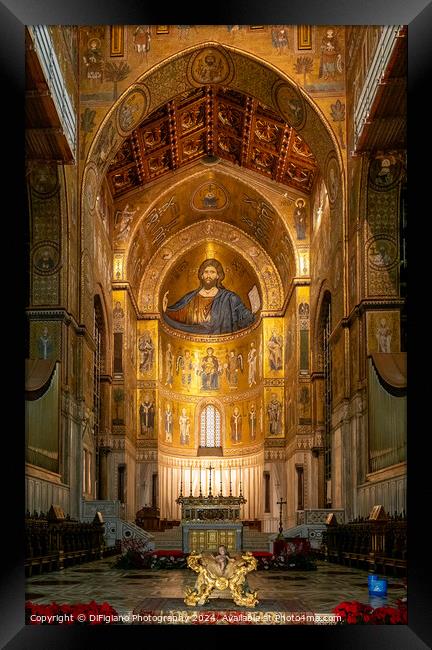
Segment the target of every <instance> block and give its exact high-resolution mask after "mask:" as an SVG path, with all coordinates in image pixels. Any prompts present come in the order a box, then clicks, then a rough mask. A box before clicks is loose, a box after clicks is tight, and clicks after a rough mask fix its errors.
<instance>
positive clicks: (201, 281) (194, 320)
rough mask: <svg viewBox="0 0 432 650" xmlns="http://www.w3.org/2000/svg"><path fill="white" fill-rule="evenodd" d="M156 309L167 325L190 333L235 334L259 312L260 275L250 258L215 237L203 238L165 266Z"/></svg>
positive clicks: (260, 303)
mask: <svg viewBox="0 0 432 650" xmlns="http://www.w3.org/2000/svg"><path fill="white" fill-rule="evenodd" d="M159 300H160V313H161V315H162V320H163V322H164V323H165V325H167V326H168V327H170V328H172V329H174V330H178V331H179V332H184V333H187V334H189V335H192V336H195V335H197V336H200V335H201V336H202V335H204V336H217V335H220V334H225V335H227V334H234V333H237V332H240V331H243V330H246V329H248V328H250V327H251V326H253V325H255V324H256V323H257V322H258V320H259V317H260V312H261V307H262V294H261V289H260V284H259V280H258V278H257V276H256V274H255V272H254V271H253V269H252V268H251V267H250V265H249V264H248V262H246V260H245V259H244V258H243V257H242V256H241V255H240V254H239V253H237V252H235V251H234V250H233V249H231V248H228V247H227V246H225V245H224V244H223V243H219V242H203V243H202V244H201V245H199V246H197V247H195V248H194V249H193V250H189V251H188V252H187V253H185V254H184V255H183V256H182V257H181V258H179V259H177V260H176V263H175V265H173V267H172V268H171V269H170V270H169V271H168V273H167V275H166V277H165V279H164V281H163V283H162V287H161V293H160V297H159Z"/></svg>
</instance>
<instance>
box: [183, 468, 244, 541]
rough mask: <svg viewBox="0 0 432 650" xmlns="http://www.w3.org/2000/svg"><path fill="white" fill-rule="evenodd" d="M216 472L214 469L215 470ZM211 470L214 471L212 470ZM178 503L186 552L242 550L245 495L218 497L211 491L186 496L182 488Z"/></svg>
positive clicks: (219, 495)
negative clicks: (242, 508) (206, 493)
mask: <svg viewBox="0 0 432 650" xmlns="http://www.w3.org/2000/svg"><path fill="white" fill-rule="evenodd" d="M211 469H212V468H211ZM211 469H210V471H211ZM176 502H177V503H178V504H179V505H180V506H181V522H180V525H181V528H182V548H183V552H184V553H191V552H192V551H196V552H198V553H200V552H203V551H208V552H211V551H217V549H218V547H219V546H221V545H224V546H226V548H227V549H228V551H229V552H233V553H234V552H238V551H241V549H242V545H243V524H242V521H241V518H240V516H241V512H240V511H241V506H242V505H243V504H244V503H246V499H245V498H244V496H243V495H242V493H241V484H240V493H239V495H238V496H234V495H233V494H232V492H231V482H230V494H229V495H228V496H223V495H222V488H221V491H220V494H218V495H216V496H214V495H213V494H212V491H211V480H210V486H209V493H208V495H207V496H204V495H203V494H202V493H201V486H200V494H199V496H193V495H192V494H190V495H189V496H183V494H182V485H181V486H180V494H179V496H178V498H177V499H176Z"/></svg>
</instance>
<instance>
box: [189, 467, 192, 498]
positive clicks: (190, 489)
mask: <svg viewBox="0 0 432 650" xmlns="http://www.w3.org/2000/svg"><path fill="white" fill-rule="evenodd" d="M189 492H190V496H192V463H191V466H190V486H189Z"/></svg>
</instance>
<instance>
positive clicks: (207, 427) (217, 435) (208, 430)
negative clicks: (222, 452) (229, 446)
mask: <svg viewBox="0 0 432 650" xmlns="http://www.w3.org/2000/svg"><path fill="white" fill-rule="evenodd" d="M220 446H221V415H220V412H219V410H218V409H217V408H216V407H215V406H214V405H213V404H207V406H205V407H204V408H203V410H202V411H201V420H200V447H220Z"/></svg>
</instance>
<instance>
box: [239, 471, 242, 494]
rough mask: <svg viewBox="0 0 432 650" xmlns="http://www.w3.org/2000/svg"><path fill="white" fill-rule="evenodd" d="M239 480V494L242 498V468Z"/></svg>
mask: <svg viewBox="0 0 432 650" xmlns="http://www.w3.org/2000/svg"><path fill="white" fill-rule="evenodd" d="M239 478H240V492H239V496H240V497H241V496H242V471H241V467H240V469H239Z"/></svg>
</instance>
